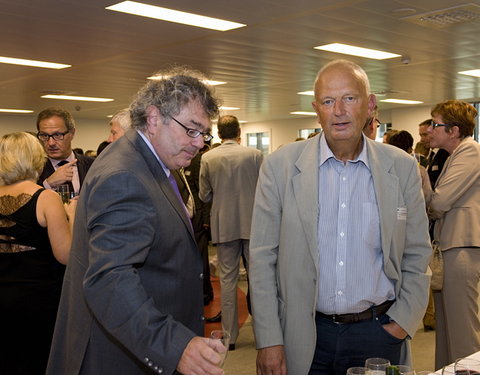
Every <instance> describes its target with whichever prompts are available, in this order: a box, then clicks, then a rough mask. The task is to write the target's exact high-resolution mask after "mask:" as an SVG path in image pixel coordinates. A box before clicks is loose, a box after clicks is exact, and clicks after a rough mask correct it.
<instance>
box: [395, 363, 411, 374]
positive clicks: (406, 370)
mask: <svg viewBox="0 0 480 375" xmlns="http://www.w3.org/2000/svg"><path fill="white" fill-rule="evenodd" d="M396 367H397V368H398V373H399V374H400V375H415V372H414V371H413V369H412V368H411V367H410V366H406V365H396Z"/></svg>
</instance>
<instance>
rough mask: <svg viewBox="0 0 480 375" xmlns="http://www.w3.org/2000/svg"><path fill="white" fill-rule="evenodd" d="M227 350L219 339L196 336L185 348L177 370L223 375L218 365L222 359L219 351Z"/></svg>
mask: <svg viewBox="0 0 480 375" xmlns="http://www.w3.org/2000/svg"><path fill="white" fill-rule="evenodd" d="M226 351H227V348H225V347H224V346H223V345H222V343H221V342H220V341H219V340H212V339H207V338H204V337H194V338H193V339H191V340H190V342H189V343H188V345H187V347H186V348H185V350H184V352H183V354H182V357H181V358H180V361H179V362H178V366H177V371H178V372H180V373H181V374H184V375H223V374H224V372H223V370H222V369H221V368H220V367H218V365H219V364H220V361H221V359H222V358H221V357H220V354H219V353H221V354H223V353H225V352H226Z"/></svg>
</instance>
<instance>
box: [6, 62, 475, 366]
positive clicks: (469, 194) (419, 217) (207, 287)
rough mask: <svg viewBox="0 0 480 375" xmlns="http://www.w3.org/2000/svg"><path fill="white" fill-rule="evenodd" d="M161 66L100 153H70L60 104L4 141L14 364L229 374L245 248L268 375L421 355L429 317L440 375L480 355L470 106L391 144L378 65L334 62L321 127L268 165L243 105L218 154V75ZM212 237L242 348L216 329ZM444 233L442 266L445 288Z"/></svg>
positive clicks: (9, 357)
mask: <svg viewBox="0 0 480 375" xmlns="http://www.w3.org/2000/svg"><path fill="white" fill-rule="evenodd" d="M158 76H161V77H162V79H159V80H154V81H150V82H148V83H147V84H146V85H145V86H144V87H142V88H141V89H140V90H139V92H138V93H137V95H136V97H135V99H134V100H133V102H132V103H131V104H130V106H129V107H128V108H125V109H122V110H121V111H119V112H118V113H116V114H115V115H114V116H113V117H112V119H111V121H110V123H109V126H110V134H109V136H108V139H107V140H105V141H104V142H102V143H100V144H99V146H98V148H97V150H87V151H85V152H84V151H83V150H82V149H80V148H76V149H75V148H72V141H73V140H74V137H75V132H76V126H75V121H74V119H73V117H72V115H71V114H70V113H69V112H68V111H66V110H64V109H62V108H47V109H45V110H43V111H41V112H40V113H39V115H38V117H37V123H36V127H37V133H36V134H35V135H32V134H28V133H26V132H18V133H12V134H7V135H4V136H3V137H2V138H1V139H0V331H1V332H2V339H1V340H0V353H1V355H0V373H2V374H9V375H17V374H18V375H20V374H28V375H36V374H45V373H46V374H49V375H58V374H78V373H82V374H99V373H102V374H114V373H119V374H132V375H133V374H138V373H146V374H147V373H158V374H162V373H166V374H173V373H181V374H212V375H221V374H223V373H224V372H223V370H222V368H221V366H220V364H221V358H222V356H224V355H225V353H226V351H228V350H235V343H236V339H237V337H238V333H239V331H238V313H237V295H236V288H237V281H238V276H239V267H240V263H241V259H243V263H244V265H245V268H246V270H247V277H248V285H249V295H248V297H247V299H248V306H249V312H250V313H251V314H252V319H253V329H254V333H255V343H256V347H257V349H258V353H257V374H259V375H285V374H287V373H288V374H294V375H296V374H309V375H316V374H338V375H343V374H345V373H346V370H347V369H348V368H349V367H353V366H363V363H364V361H365V359H366V358H368V357H383V358H387V359H389V360H390V361H391V363H398V364H411V356H410V350H409V342H410V340H411V338H413V336H414V334H415V332H416V330H417V328H418V325H419V324H420V322H421V321H422V318H423V324H424V327H425V329H434V330H435V331H436V348H435V365H436V368H441V367H443V366H445V365H447V364H448V363H451V362H453V361H454V360H455V359H457V358H459V357H464V356H466V355H468V354H471V353H472V352H475V351H478V350H480V318H479V306H478V298H479V282H480V252H479V250H478V249H479V248H480V232H479V231H478V230H477V228H478V224H479V223H480V169H479V168H478V166H479V165H480V164H479V162H480V145H479V144H478V143H477V142H476V141H474V140H473V138H472V136H473V130H474V127H475V124H476V122H475V118H476V116H477V111H476V110H475V108H474V107H473V106H472V105H471V104H469V103H466V102H463V101H460V100H448V101H444V102H442V103H439V104H437V105H435V106H434V107H433V108H432V110H431V118H429V119H426V120H425V121H423V122H422V123H420V124H419V126H418V130H419V136H420V141H419V142H418V143H417V144H416V145H415V146H414V138H413V136H412V134H410V133H409V132H408V131H406V130H401V129H390V130H388V131H386V132H385V133H384V134H383V143H386V144H382V143H381V142H375V139H376V138H377V135H378V128H379V126H380V125H381V122H380V120H379V111H378V107H377V104H376V98H375V95H373V94H371V93H370V84H369V80H368V77H367V74H366V73H365V71H364V70H363V69H362V68H361V67H360V66H358V65H357V64H354V63H352V62H350V61H347V60H335V61H332V62H330V63H328V64H326V65H325V66H323V67H322V68H321V69H320V71H319V72H318V74H317V77H316V79H315V82H314V93H315V98H314V101H313V103H312V105H313V108H314V109H315V111H316V114H317V119H318V123H319V124H320V126H321V128H322V131H321V132H313V133H312V134H310V135H309V136H308V139H304V138H298V139H296V140H295V141H296V142H292V143H290V144H286V145H283V146H282V147H281V148H279V149H278V150H277V151H275V152H273V153H272V154H271V155H268V156H267V157H265V159H264V157H263V155H262V154H261V152H260V151H258V150H255V149H252V148H248V147H244V146H241V128H240V124H239V122H238V119H237V118H236V117H235V116H221V117H220V118H219V119H218V134H219V137H220V138H221V144H216V145H212V146H211V147H210V143H211V140H212V138H213V137H212V135H211V129H212V127H211V121H212V119H214V118H218V116H219V99H218V98H217V97H216V95H215V93H214V91H213V88H212V87H210V86H208V85H207V84H205V83H204V82H205V81H204V79H205V77H204V76H203V75H202V74H201V73H199V72H197V71H194V70H191V69H189V68H174V69H172V70H169V71H165V72H161V73H160V74H158ZM63 188H65V189H66V191H67V192H68V197H67V199H66V200H64V201H63V202H62V199H61V197H60V195H59V194H57V192H56V191H60V190H61V189H63ZM209 241H211V243H212V244H213V245H215V247H216V253H217V257H218V268H219V276H220V287H221V314H219V315H218V316H217V317H215V319H217V320H221V322H222V327H223V329H224V330H227V331H229V333H230V335H231V341H230V345H227V346H226V347H225V346H223V345H222V344H221V343H220V342H218V341H217V340H213V339H209V338H205V337H203V335H204V318H203V307H204V306H205V305H208V304H209V303H210V301H211V300H212V299H213V288H212V285H211V282H210V272H209V270H210V267H209V261H208V259H209V257H208V244H209ZM432 241H434V243H435V245H438V246H439V248H440V249H441V251H442V254H443V260H444V275H443V276H444V283H443V288H442V289H441V290H435V291H432V290H430V288H429V280H430V277H429V269H428V264H429V261H430V258H431V255H432ZM26 338H28V339H26ZM20 348H21V349H20ZM26 358H28V360H25V359H26Z"/></svg>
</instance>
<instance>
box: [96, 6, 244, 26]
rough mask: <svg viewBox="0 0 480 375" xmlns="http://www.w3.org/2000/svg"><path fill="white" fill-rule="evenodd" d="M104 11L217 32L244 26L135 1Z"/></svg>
mask: <svg viewBox="0 0 480 375" xmlns="http://www.w3.org/2000/svg"><path fill="white" fill-rule="evenodd" d="M105 9H108V10H114V11H116V12H122V13H128V14H134V15H136V16H142V17H149V18H155V19H158V20H163V21H169V22H175V23H182V24H184V25H190V26H197V27H203V28H205V29H212V30H219V31H227V30H232V29H238V28H239V27H244V26H246V25H244V24H243V23H237V22H230V21H225V20H221V19H218V18H212V17H206V16H201V15H198V14H193V13H187V12H181V11H178V10H173V9H168V8H162V7H157V6H154V5H148V4H142V3H138V2H136V1H122V2H121V3H118V4H114V5H111V6H109V7H106V8H105Z"/></svg>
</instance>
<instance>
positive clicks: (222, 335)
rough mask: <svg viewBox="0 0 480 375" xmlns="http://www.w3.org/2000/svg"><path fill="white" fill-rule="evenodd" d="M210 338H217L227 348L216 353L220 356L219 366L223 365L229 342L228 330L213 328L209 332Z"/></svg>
mask: <svg viewBox="0 0 480 375" xmlns="http://www.w3.org/2000/svg"><path fill="white" fill-rule="evenodd" d="M210 338H211V339H213V340H219V341H220V342H221V343H222V344H223V346H224V347H225V349H227V350H226V351H225V353H218V354H220V356H221V357H222V359H221V361H220V364H219V366H220V367H223V364H224V362H225V358H227V353H228V345H229V344H230V333H228V331H223V330H220V329H219V330H213V331H212V332H211V333H210Z"/></svg>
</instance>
